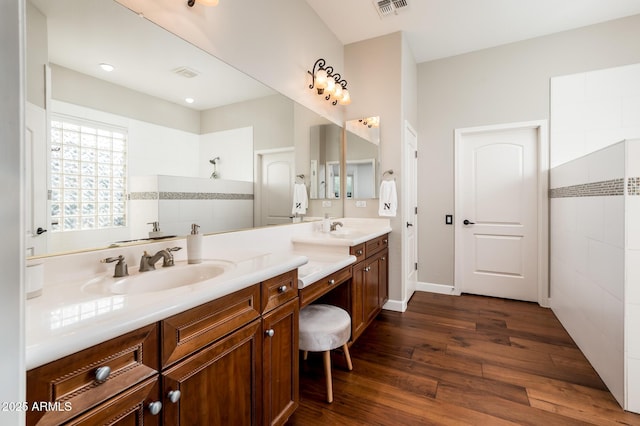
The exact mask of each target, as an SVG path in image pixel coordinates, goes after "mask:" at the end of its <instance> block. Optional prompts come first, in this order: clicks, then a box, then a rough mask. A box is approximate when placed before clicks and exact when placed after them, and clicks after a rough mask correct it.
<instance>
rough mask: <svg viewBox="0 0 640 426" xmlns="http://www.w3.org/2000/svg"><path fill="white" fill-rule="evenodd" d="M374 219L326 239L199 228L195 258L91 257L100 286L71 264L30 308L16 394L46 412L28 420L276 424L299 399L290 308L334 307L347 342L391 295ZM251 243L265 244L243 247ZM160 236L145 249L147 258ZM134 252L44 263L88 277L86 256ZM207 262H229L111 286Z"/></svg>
mask: <svg viewBox="0 0 640 426" xmlns="http://www.w3.org/2000/svg"><path fill="white" fill-rule="evenodd" d="M384 223H385V222H383V226H378V227H375V228H373V229H372V228H362V229H356V230H354V229H352V228H349V229H345V230H343V231H341V232H338V233H334V234H333V235H330V234H323V233H319V232H316V231H315V230H314V228H313V225H312V224H299V225H287V226H282V227H275V228H265V229H263V230H251V231H246V232H245V233H242V232H241V233H233V234H220V235H212V236H206V237H205V238H204V253H206V256H205V258H206V259H209V260H204V261H203V263H204V264H205V266H201V267H198V266H196V265H186V262H185V261H184V260H182V259H181V258H179V256H178V255H177V256H176V257H177V259H176V266H175V267H172V268H160V267H159V268H158V269H159V270H156V271H150V272H144V273H142V274H140V273H138V274H136V272H135V271H131V277H129V278H124V279H123V278H113V277H112V275H113V270H112V269H106V268H113V266H107V265H101V266H99V267H100V268H101V272H100V274H99V278H98V282H100V283H102V284H100V286H97V287H96V286H95V283H96V279H97V278H91V279H89V280H87V279H86V278H79V277H81V276H84V275H82V273H81V272H77V273H76V275H77V277H75V276H74V277H73V278H70V279H68V280H63V281H61V282H58V283H55V284H54V285H52V286H51V288H47V285H45V289H44V292H43V296H42V297H40V298H37V299H32V300H30V301H29V302H28V303H27V311H28V312H27V319H28V323H27V325H28V330H27V366H28V368H29V370H28V372H27V400H28V403H29V406H30V407H32V406H33V403H36V406H42V407H43V409H42V410H37V409H36V410H33V409H32V410H31V411H29V412H28V413H27V424H28V425H35V424H40V425H50V424H51V425H57V424H85V425H93V424H97V423H109V424H125V423H126V424H129V422H131V423H132V424H165V425H178V424H182V425H191V424H252V425H272V424H283V423H285V422H286V420H287V419H288V418H289V417H290V415H291V414H292V413H293V412H294V410H295V409H296V407H297V405H298V314H299V310H300V308H301V307H303V306H306V305H307V304H309V303H312V302H318V301H324V302H327V303H333V304H336V305H339V306H342V307H343V308H345V309H346V310H347V311H348V312H349V313H350V315H351V317H352V342H353V341H355V339H357V337H358V336H359V335H360V334H361V333H362V332H363V331H364V330H365V329H366V327H367V325H369V324H370V323H371V321H372V320H373V319H374V318H375V316H376V315H377V313H379V312H380V309H381V307H382V305H383V304H384V302H385V301H386V300H387V298H388V287H387V286H388V283H387V270H388V254H387V253H388V247H387V246H388V232H389V231H390V229H389V228H388V225H384ZM283 237H286V239H287V240H288V241H287V242H286V243H280V244H281V245H282V247H278V243H274V241H282V238H283ZM249 241H251V242H252V243H253V247H254V248H251V249H249V248H247V247H248V246H249V245H247V242H249ZM183 243H184V241H183V240H176V241H172V242H171V244H177V245H178V246H179V245H181V244H183ZM261 243H264V244H268V245H270V246H271V247H270V249H271V250H272V252H270V253H260V252H259V251H256V252H254V250H256V249H255V247H256V246H260V245H261ZM166 244H167V242H159V243H154V244H152V245H145V246H143V248H144V249H146V250H149V252H150V253H151V252H153V251H154V250H157V249H159V248H162V247H163V246H164V245H166ZM140 247H141V246H134V247H126V248H118V249H112V250H109V251H108V253H105V252H94V253H82V254H80V255H79V257H74V256H73V255H71V256H67V257H65V256H63V257H62V258H60V259H49V260H48V261H46V262H45V265H44V266H45V268H48V269H49V270H52V271H54V272H56V271H65V270H66V271H69V270H71V269H69V268H68V264H71V263H73V264H75V265H76V266H78V265H80V269H83V270H84V272H83V273H84V274H86V273H88V272H89V271H90V270H91V268H93V269H94V270H95V268H96V266H95V265H100V264H99V262H96V261H95V259H94V258H96V257H100V256H103V255H105V254H107V255H109V256H112V255H115V253H112V252H113V251H116V250H117V251H119V252H120V253H122V254H123V255H124V257H125V258H127V259H129V258H131V256H132V254H134V253H135V254H137V253H138V252H139V251H140ZM221 247H224V249H222V248H221ZM285 248H286V249H285ZM183 251H184V250H183ZM183 251H178V252H177V253H179V254H181V255H182V256H184V253H182V252H183ZM276 251H277V252H278V253H275V252H276ZM222 252H225V255H224V256H226V258H225V257H224V256H223V254H222ZM85 258H86V259H89V260H91V263H87V264H86V265H85V264H84V259H85ZM214 259H215V260H214ZM67 262H68V263H67ZM207 262H210V263H211V265H218V266H216V267H220V266H219V265H223V264H224V262H228V263H229V264H232V265H233V266H232V267H231V266H229V267H224V268H222V269H220V270H219V275H217V276H213V275H212V276H211V278H206V280H205V281H203V282H196V283H192V284H191V283H190V284H185V285H182V286H176V287H167V288H166V289H164V290H160V291H148V290H145V291H144V292H142V293H136V292H135V287H134V286H130V287H126V286H119V287H116V286H115V285H116V284H117V283H118V282H119V281H118V280H121V281H120V282H126V280H127V279H130V280H132V281H131V282H134V283H135V282H136V281H135V280H136V279H138V280H141V279H144V280H145V281H139V283H144V285H151V284H148V283H147V281H146V279H147V277H151V278H156V280H157V283H164V282H165V281H166V279H165V278H163V277H165V276H168V275H167V274H169V273H176V271H177V273H178V274H180V275H182V274H185V276H186V271H195V270H198V271H211V270H213V269H212V268H213V266H211V265H207ZM130 263H131V262H130ZM181 268H184V271H185V272H180V271H182V270H183V269H181ZM198 268H200V269H198ZM94 274H95V272H94ZM154 274H155V275H154ZM53 275H56V274H55V273H54V274H53ZM105 276H106V277H107V278H105ZM122 280H124V281H122ZM163 280H165V281H163ZM103 282H108V283H111V284H110V285H109V286H105V284H104V283H103ZM167 282H168V281H167ZM114 289H117V290H114ZM122 289H127V290H126V291H125V293H124V294H117V293H113V292H114V291H121V290H122ZM101 306H102V308H101ZM38 404H39V405H38ZM45 408H46V409H45Z"/></svg>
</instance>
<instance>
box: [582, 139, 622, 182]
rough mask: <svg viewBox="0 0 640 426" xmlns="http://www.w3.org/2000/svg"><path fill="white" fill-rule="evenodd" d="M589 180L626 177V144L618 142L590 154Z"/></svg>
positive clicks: (600, 180)
mask: <svg viewBox="0 0 640 426" xmlns="http://www.w3.org/2000/svg"><path fill="white" fill-rule="evenodd" d="M588 162H589V182H602V181H607V180H611V179H620V178H624V163H625V145H624V143H622V142H621V143H616V144H614V145H611V146H608V147H607V148H604V149H602V150H600V151H598V152H595V153H592V154H589V156H588Z"/></svg>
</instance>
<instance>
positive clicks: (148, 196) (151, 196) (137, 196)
mask: <svg viewBox="0 0 640 426" xmlns="http://www.w3.org/2000/svg"><path fill="white" fill-rule="evenodd" d="M129 199H130V200H157V199H158V193H157V192H132V193H130V194H129Z"/></svg>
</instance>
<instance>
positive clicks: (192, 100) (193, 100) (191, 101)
mask: <svg viewBox="0 0 640 426" xmlns="http://www.w3.org/2000/svg"><path fill="white" fill-rule="evenodd" d="M184 101H185V102H186V103H188V104H192V103H194V102H195V101H196V100H195V99H193V98H185V100H184Z"/></svg>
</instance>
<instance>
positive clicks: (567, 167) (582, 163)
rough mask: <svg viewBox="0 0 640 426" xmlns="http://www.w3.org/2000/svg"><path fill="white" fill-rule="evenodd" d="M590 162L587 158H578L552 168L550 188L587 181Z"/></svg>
mask: <svg viewBox="0 0 640 426" xmlns="http://www.w3.org/2000/svg"><path fill="white" fill-rule="evenodd" d="M588 176H589V163H588V161H587V160H586V158H578V159H574V160H572V161H569V162H567V163H564V164H561V165H559V166H557V167H554V168H552V169H551V170H550V173H549V181H550V183H549V185H550V188H562V187H565V186H572V185H579V184H583V183H585V182H587V178H588Z"/></svg>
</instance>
